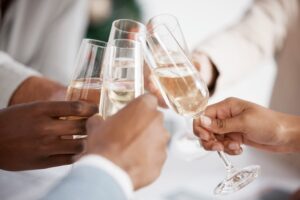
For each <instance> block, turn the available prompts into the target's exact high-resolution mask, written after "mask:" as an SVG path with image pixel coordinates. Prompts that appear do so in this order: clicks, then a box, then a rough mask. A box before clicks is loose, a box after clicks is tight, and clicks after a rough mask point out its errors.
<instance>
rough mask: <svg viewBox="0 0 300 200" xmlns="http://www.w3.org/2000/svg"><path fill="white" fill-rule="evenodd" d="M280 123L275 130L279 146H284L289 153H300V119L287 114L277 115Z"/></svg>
mask: <svg viewBox="0 0 300 200" xmlns="http://www.w3.org/2000/svg"><path fill="white" fill-rule="evenodd" d="M278 121H279V122H280V126H279V128H277V134H278V135H279V138H280V141H281V144H282V145H283V146H285V147H286V148H287V149H288V151H289V152H299V151H300V117H298V116H292V115H287V114H281V113H280V114H279V119H278Z"/></svg>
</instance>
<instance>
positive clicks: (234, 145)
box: [228, 142, 240, 150]
mask: <svg viewBox="0 0 300 200" xmlns="http://www.w3.org/2000/svg"><path fill="white" fill-rule="evenodd" d="M228 148H229V149H230V150H239V149H240V145H238V144H237V143H235V142H230V143H229V145H228Z"/></svg>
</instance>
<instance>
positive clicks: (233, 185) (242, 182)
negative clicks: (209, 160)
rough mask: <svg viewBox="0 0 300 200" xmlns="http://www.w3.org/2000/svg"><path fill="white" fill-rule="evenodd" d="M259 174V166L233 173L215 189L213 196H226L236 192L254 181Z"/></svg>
mask: <svg viewBox="0 0 300 200" xmlns="http://www.w3.org/2000/svg"><path fill="white" fill-rule="evenodd" d="M259 173H260V166H258V165H252V166H248V167H245V168H243V169H241V170H238V171H235V172H233V173H232V174H230V175H228V177H227V178H226V179H225V180H223V181H222V182H221V183H219V185H218V186H217V187H216V188H215V190H214V194H216V195H226V194H231V193H233V192H236V191H238V190H240V189H242V188H243V187H245V186H246V185H248V184H249V183H251V182H252V181H254V180H255V179H256V178H257V177H258V175H259Z"/></svg>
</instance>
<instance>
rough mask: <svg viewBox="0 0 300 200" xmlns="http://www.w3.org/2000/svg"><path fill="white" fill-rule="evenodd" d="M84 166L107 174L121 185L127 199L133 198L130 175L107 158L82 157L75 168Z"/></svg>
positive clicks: (97, 156) (95, 156)
mask: <svg viewBox="0 0 300 200" xmlns="http://www.w3.org/2000/svg"><path fill="white" fill-rule="evenodd" d="M82 165H85V166H93V167H96V168H99V169H101V170H102V171H104V172H106V173H107V174H109V175H110V176H111V177H112V178H113V179H115V181H116V182H117V183H118V184H119V186H120V187H121V189H122V190H123V192H124V194H125V195H126V197H127V199H131V198H132V196H133V184H132V181H131V179H130V177H129V175H128V174H127V173H126V172H125V171H124V170H123V169H121V168H120V167H119V166H117V165H116V164H114V163H113V162H111V161H110V160H108V159H107V158H104V157H102V156H99V155H93V154H91V155H87V156H84V157H82V158H81V159H80V160H79V161H78V162H76V163H75V165H74V167H76V166H82Z"/></svg>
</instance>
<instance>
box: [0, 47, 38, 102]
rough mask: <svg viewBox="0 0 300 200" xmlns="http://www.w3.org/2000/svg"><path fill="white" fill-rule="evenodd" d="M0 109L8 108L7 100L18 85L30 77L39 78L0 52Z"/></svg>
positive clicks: (30, 70) (34, 72)
mask: <svg viewBox="0 0 300 200" xmlns="http://www.w3.org/2000/svg"><path fill="white" fill-rule="evenodd" d="M0 71H1V73H0V80H1V84H0V91H1V95H0V108H5V107H7V106H8V103H9V100H10V98H11V96H12V94H13V93H14V92H15V90H16V89H17V88H18V87H19V86H20V84H21V83H22V82H23V81H24V80H26V79H27V78H28V77H30V76H41V75H40V73H38V72H37V71H35V70H33V69H31V68H29V67H26V66H24V65H22V64H21V63H19V62H17V61H15V60H14V59H13V58H11V57H10V56H9V55H8V54H6V53H4V52H1V51H0Z"/></svg>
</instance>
